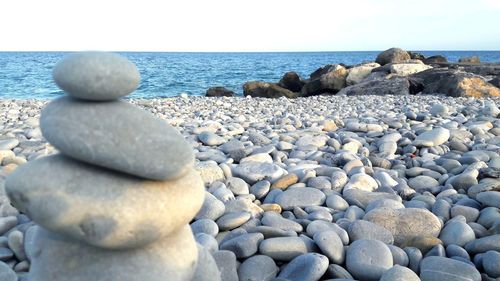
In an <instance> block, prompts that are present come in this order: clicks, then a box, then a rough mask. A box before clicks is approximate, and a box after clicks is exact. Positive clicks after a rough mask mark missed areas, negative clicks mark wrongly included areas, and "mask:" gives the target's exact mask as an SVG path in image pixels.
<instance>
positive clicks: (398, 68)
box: [391, 63, 432, 76]
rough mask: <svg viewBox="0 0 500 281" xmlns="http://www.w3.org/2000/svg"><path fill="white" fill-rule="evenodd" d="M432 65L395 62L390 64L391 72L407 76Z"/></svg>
mask: <svg viewBox="0 0 500 281" xmlns="http://www.w3.org/2000/svg"><path fill="white" fill-rule="evenodd" d="M430 68H432V66H429V65H425V64H418V63H395V64H392V65H391V73H393V74H395V75H399V76H408V75H410V74H414V73H418V72H422V71H424V70H427V69H430Z"/></svg>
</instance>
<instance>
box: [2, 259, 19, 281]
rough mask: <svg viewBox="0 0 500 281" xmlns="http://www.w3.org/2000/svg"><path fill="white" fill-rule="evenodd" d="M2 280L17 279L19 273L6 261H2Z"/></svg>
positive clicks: (12, 280) (13, 280)
mask: <svg viewBox="0 0 500 281" xmlns="http://www.w3.org/2000/svg"><path fill="white" fill-rule="evenodd" d="M0 280H2V281H17V275H16V272H14V270H12V269H11V268H10V266H8V265H7V264H6V263H4V262H3V261H0Z"/></svg>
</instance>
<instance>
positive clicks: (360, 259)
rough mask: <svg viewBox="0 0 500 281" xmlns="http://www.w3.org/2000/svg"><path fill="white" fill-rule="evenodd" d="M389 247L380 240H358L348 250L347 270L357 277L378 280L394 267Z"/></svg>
mask: <svg viewBox="0 0 500 281" xmlns="http://www.w3.org/2000/svg"><path fill="white" fill-rule="evenodd" d="M392 264H393V260H392V254H391V250H390V249H389V247H387V245H386V244H384V243H383V242H381V241H378V240H357V241H354V242H353V243H351V245H350V246H349V248H347V252H346V267H347V270H348V271H349V272H350V273H351V274H352V275H353V276H354V277H355V278H357V279H360V280H368V281H370V280H374V281H378V280H379V279H380V277H381V276H382V274H383V273H384V272H385V271H386V270H388V269H389V268H391V267H392Z"/></svg>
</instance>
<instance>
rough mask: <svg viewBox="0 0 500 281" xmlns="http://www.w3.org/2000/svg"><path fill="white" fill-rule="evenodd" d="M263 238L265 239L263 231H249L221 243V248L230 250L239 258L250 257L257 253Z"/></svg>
mask: <svg viewBox="0 0 500 281" xmlns="http://www.w3.org/2000/svg"><path fill="white" fill-rule="evenodd" d="M262 240H264V235H262V233H258V232H257V233H247V234H243V235H239V236H236V237H234V238H233V239H230V240H227V241H225V242H224V243H222V244H221V245H220V247H219V249H220V250H229V251H231V252H233V253H234V254H235V255H236V257H237V258H248V257H250V256H252V255H254V254H255V253H257V250H258V249H259V244H260V243H261V241H262Z"/></svg>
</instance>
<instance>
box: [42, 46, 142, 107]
mask: <svg viewBox="0 0 500 281" xmlns="http://www.w3.org/2000/svg"><path fill="white" fill-rule="evenodd" d="M52 76H53V77H54V81H55V82H56V84H57V86H59V88H61V89H62V90H63V91H64V92H66V93H67V94H68V95H70V96H72V97H75V98H79V99H84V100H92V101H106V100H114V99H118V98H121V97H124V96H126V95H128V94H130V93H132V92H133V91H134V90H135V89H137V86H138V85H139V81H140V79H141V76H140V74H139V71H138V70H137V68H136V66H135V65H134V64H133V63H132V62H131V61H129V60H128V59H126V58H125V57H123V56H120V55H117V54H113V53H106V52H82V53H75V54H71V55H68V56H66V57H65V58H64V59H63V60H61V61H60V62H59V63H58V64H57V65H56V66H55V67H54V71H53V73H52Z"/></svg>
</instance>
